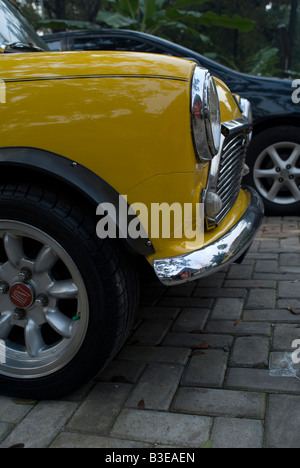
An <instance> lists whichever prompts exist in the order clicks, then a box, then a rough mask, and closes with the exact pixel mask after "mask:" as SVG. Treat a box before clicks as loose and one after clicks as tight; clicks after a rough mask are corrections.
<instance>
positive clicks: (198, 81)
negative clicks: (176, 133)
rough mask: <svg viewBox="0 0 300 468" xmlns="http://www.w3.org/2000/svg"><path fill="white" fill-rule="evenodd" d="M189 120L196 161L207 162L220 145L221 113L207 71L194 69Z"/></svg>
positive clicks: (216, 93) (211, 79) (212, 82)
mask: <svg viewBox="0 0 300 468" xmlns="http://www.w3.org/2000/svg"><path fill="white" fill-rule="evenodd" d="M191 120H192V134H193V141H194V146H195V150H196V154H197V157H198V159H199V160H200V161H201V162H209V161H211V160H212V158H213V157H214V156H215V155H216V154H218V151H219V149H220V144H221V112H220V102H219V97H218V92H217V88H216V84H215V81H214V79H213V77H212V76H211V74H210V73H209V71H208V70H205V69H203V68H200V67H196V68H195V71H194V76H193V80H192V91H191Z"/></svg>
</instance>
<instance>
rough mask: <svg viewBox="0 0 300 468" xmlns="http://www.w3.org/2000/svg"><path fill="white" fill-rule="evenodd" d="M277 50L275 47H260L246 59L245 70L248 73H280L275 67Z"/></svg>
mask: <svg viewBox="0 0 300 468" xmlns="http://www.w3.org/2000/svg"><path fill="white" fill-rule="evenodd" d="M278 52H279V49H277V47H266V48H265V49H260V50H259V51H258V52H257V53H256V54H254V55H253V56H252V57H250V58H249V59H248V60H247V61H246V64H245V71H246V72H247V73H249V74H250V75H258V74H260V75H276V74H278V73H280V70H279V69H278V67H277V64H278Z"/></svg>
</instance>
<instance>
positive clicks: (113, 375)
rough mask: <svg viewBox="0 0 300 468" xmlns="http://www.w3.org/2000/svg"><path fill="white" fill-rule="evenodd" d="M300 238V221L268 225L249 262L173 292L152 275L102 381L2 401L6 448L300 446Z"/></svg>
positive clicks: (0, 432) (0, 427)
mask: <svg viewBox="0 0 300 468" xmlns="http://www.w3.org/2000/svg"><path fill="white" fill-rule="evenodd" d="M299 240H300V217H293V218H288V217H286V218H283V219H282V218H265V222H264V224H263V226H262V228H261V230H260V232H259V234H258V235H257V237H256V240H255V242H254V244H253V246H252V248H251V250H250V251H249V253H248V254H247V256H246V258H245V259H244V261H243V263H242V264H240V265H232V266H230V267H228V268H227V270H226V271H224V272H220V273H217V274H215V275H213V276H211V277H209V278H206V279H204V280H201V281H197V282H193V283H188V284H186V285H182V286H178V287H173V288H165V287H164V286H161V285H160V284H159V283H158V282H157V281H156V280H155V279H154V278H153V277H151V278H150V280H149V282H148V283H147V284H144V285H143V287H142V297H141V306H140V309H139V314H138V317H137V320H136V323H135V326H134V329H133V331H132V334H131V336H130V337H129V339H128V341H127V342H126V345H125V346H124V348H123V349H122V350H121V352H120V353H119V354H118V356H117V357H116V359H115V360H114V361H113V363H112V364H111V365H110V367H109V368H108V369H107V370H106V371H105V372H103V373H102V374H101V375H99V376H98V377H97V378H96V379H95V380H94V381H93V382H91V383H90V384H89V385H87V386H86V387H85V388H83V389H81V390H80V391H78V392H76V393H75V394H73V395H70V396H68V397H66V398H64V399H62V400H59V401H40V402H30V401H18V400H13V399H11V398H7V397H2V396H0V447H1V448H5V447H10V446H12V445H14V444H19V443H23V444H25V447H34V448H38V447H67V448H73V447H105V448H114V449H118V448H138V447H145V448H153V447H179V448H199V447H201V446H203V444H205V443H206V442H207V441H208V440H211V441H212V445H213V447H215V448H218V447H222V448H223V447H224V448H225V447H234V448H239V447H250V448H256V447H258V448H271V447H277V448H279V447H286V448H292V447H293V448H299V447H300V364H297V363H294V362H293V359H292V357H294V358H298V359H299V358H300V350H299V353H297V348H292V344H293V342H294V340H297V339H300V315H298V314H300V287H299V285H300V242H299ZM299 345H300V343H299ZM293 353H294V354H293ZM294 360H295V359H294Z"/></svg>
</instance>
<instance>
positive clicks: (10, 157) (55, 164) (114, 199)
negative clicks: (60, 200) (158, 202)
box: [0, 147, 154, 256]
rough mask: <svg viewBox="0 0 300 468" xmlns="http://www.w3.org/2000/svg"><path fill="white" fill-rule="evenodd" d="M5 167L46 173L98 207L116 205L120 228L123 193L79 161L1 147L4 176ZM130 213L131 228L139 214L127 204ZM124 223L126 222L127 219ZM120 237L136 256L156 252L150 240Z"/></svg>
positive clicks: (17, 148) (37, 150)
mask: <svg viewBox="0 0 300 468" xmlns="http://www.w3.org/2000/svg"><path fill="white" fill-rule="evenodd" d="M4 168H15V169H17V168H23V169H24V168H26V169H29V170H31V171H32V172H36V173H40V174H46V175H48V176H50V177H52V178H53V179H56V180H60V181H61V182H62V183H63V184H65V185H66V187H68V186H69V187H73V189H75V190H76V191H77V192H79V193H81V194H82V195H84V196H85V197H87V198H88V199H89V200H90V201H91V202H92V203H94V205H95V206H98V205H100V204H102V203H106V204H107V203H110V204H112V205H113V206H114V207H115V210H116V215H117V216H116V219H113V218H112V219H111V221H112V222H116V224H117V228H118V229H119V228H120V223H121V220H120V213H119V211H120V194H119V193H118V192H117V191H116V190H115V189H114V188H113V187H111V185H109V184H108V183H107V182H106V181H105V180H103V179H102V178H101V177H99V176H98V175H96V174H95V173H93V172H92V171H90V170H89V169H87V168H86V167H84V166H82V165H81V164H78V163H77V162H76V161H72V160H70V159H68V158H66V157H64V156H61V155H58V154H54V153H50V152H48V151H44V150H41V149H37V148H26V147H24V148H22V147H10V148H0V174H1V172H2V171H3V169H4ZM127 213H128V216H126V221H125V222H126V226H127V228H128V226H129V223H130V221H131V220H132V219H133V217H136V214H132V210H130V206H129V205H127ZM108 215H109V214H108ZM122 223H124V217H123V219H122ZM95 230H96V226H95ZM123 231H124V229H123ZM127 232H128V229H127ZM120 237H122V241H124V242H125V244H126V245H127V247H128V248H129V249H130V250H131V251H132V252H134V253H136V254H140V255H145V256H147V255H151V254H153V253H154V248H153V246H152V243H151V241H150V240H149V239H148V238H147V237H138V238H137V239H132V238H131V237H130V236H126V235H122V236H120Z"/></svg>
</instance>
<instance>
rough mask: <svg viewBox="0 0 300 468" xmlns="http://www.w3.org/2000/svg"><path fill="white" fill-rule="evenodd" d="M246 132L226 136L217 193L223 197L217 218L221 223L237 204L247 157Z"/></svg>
mask: <svg viewBox="0 0 300 468" xmlns="http://www.w3.org/2000/svg"><path fill="white" fill-rule="evenodd" d="M246 149H247V144H246V138H245V134H244V133H242V134H238V135H236V136H234V137H231V138H226V139H225V142H224V146H223V151H222V155H221V160H220V165H219V174H218V180H217V187H216V193H217V194H218V195H219V197H221V199H222V202H223V208H222V210H221V211H220V212H219V213H218V215H217V216H216V218H215V222H216V224H219V223H220V222H221V221H222V219H223V218H224V217H225V216H226V214H227V213H228V212H229V211H230V210H231V208H232V207H233V205H234V204H235V202H236V200H237V198H238V195H239V191H240V187H241V181H242V175H243V169H244V165H245V159H246Z"/></svg>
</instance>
